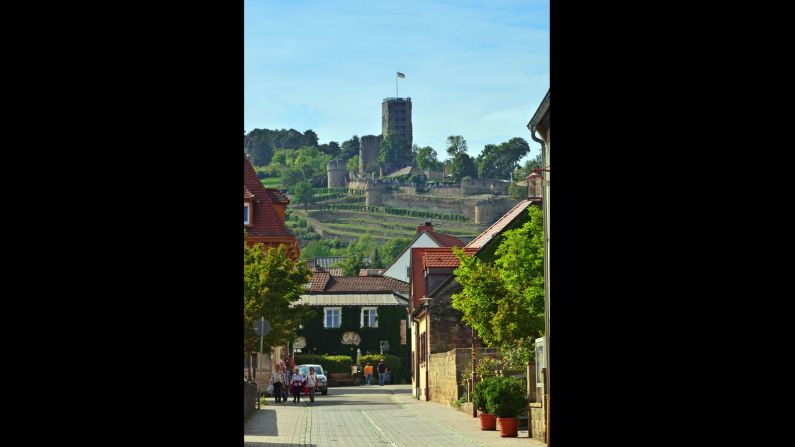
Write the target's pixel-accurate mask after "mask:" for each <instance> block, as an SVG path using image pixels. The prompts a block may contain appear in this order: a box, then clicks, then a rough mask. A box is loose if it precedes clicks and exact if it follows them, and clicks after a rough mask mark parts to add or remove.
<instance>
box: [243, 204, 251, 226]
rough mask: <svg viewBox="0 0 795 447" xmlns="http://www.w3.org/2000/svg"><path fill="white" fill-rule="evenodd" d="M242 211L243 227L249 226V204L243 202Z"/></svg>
mask: <svg viewBox="0 0 795 447" xmlns="http://www.w3.org/2000/svg"><path fill="white" fill-rule="evenodd" d="M243 209H244V210H246V213H245V215H244V217H243V225H251V203H250V202H243Z"/></svg>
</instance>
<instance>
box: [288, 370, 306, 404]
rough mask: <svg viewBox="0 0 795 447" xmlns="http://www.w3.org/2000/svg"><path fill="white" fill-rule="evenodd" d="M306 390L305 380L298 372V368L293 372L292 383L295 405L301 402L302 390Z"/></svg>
mask: <svg viewBox="0 0 795 447" xmlns="http://www.w3.org/2000/svg"><path fill="white" fill-rule="evenodd" d="M303 388H304V378H303V376H301V373H300V372H298V368H295V371H293V378H292V380H291V381H290V389H291V390H293V403H300V402H301V390H302V389H303Z"/></svg>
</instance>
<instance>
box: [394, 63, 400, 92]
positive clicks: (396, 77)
mask: <svg viewBox="0 0 795 447" xmlns="http://www.w3.org/2000/svg"><path fill="white" fill-rule="evenodd" d="M395 98H400V95H398V75H397V70H395Z"/></svg>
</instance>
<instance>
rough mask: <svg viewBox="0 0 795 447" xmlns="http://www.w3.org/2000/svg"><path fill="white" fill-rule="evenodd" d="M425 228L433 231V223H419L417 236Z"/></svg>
mask: <svg viewBox="0 0 795 447" xmlns="http://www.w3.org/2000/svg"><path fill="white" fill-rule="evenodd" d="M425 230H428V231H433V225H432V224H431V223H430V222H425V225H419V226H418V227H417V236H419V234H420V233H422V232H423V231H425Z"/></svg>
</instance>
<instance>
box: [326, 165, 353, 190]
mask: <svg viewBox="0 0 795 447" xmlns="http://www.w3.org/2000/svg"><path fill="white" fill-rule="evenodd" d="M346 167H347V166H346V162H344V161H342V160H331V161H329V162H328V164H327V165H326V174H327V177H328V187H329V188H339V187H344V186H346V185H347V184H348V175H347V174H348V173H347V172H346Z"/></svg>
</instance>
